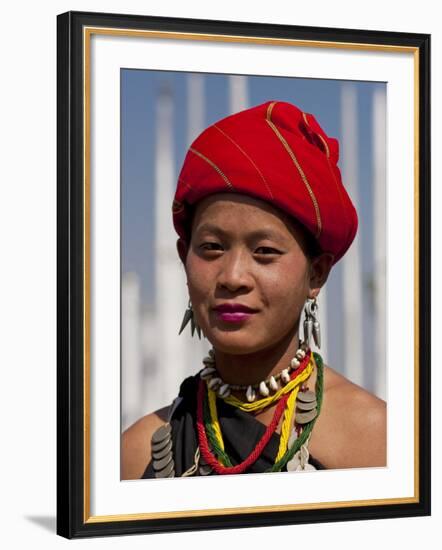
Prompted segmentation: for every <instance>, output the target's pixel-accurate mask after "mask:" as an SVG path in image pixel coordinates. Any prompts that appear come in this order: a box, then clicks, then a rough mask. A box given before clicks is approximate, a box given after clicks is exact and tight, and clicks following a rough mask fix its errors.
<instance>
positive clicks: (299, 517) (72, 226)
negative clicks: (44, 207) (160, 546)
mask: <svg viewBox="0 0 442 550" xmlns="http://www.w3.org/2000/svg"><path fill="white" fill-rule="evenodd" d="M98 27H102V28H104V27H105V28H107V29H115V30H123V29H129V30H141V31H143V30H149V31H163V32H166V31H167V32H171V33H175V32H176V33H194V34H198V33H203V34H206V35H211V34H213V35H222V36H236V37H243V38H248V37H255V38H256V37H258V38H259V37H261V38H269V39H287V40H299V41H306V42H309V41H314V42H318V41H321V42H326V43H330V44H332V43H335V44H343V45H347V46H348V47H351V45H355V44H357V45H359V46H361V45H362V46H366V47H370V46H373V45H376V46H385V47H387V48H388V47H395V48H400V47H404V48H411V49H412V50H413V51H414V53H415V59H416V62H417V63H418V79H417V81H416V86H417V90H418V105H417V106H416V107H417V118H418V126H417V129H416V131H417V136H418V137H417V139H416V143H415V147H416V162H417V167H418V168H417V170H416V174H415V178H417V188H418V204H416V205H415V208H417V209H418V219H419V224H418V234H417V235H416V239H417V243H418V251H419V256H418V258H417V260H416V261H417V262H418V264H417V265H418V270H417V271H418V276H419V289H418V293H417V296H416V304H417V305H416V307H417V311H416V314H417V316H418V329H417V332H418V355H417V370H416V372H417V378H416V382H417V387H418V394H417V395H416V403H417V405H418V406H417V409H416V415H417V416H416V418H417V422H418V424H417V425H418V431H419V442H418V448H417V451H416V459H417V464H418V467H417V469H416V492H415V496H414V498H413V499H411V500H410V499H409V500H408V501H406V502H399V501H398V502H397V503H389V504H384V503H381V504H373V503H372V504H369V505H363V506H345V505H344V506H339V507H327V506H325V507H324V506H323V507H320V508H318V509H304V510H299V509H298V510H286V511H285V510H283V511H272V510H271V509H269V510H267V511H263V512H262V511H260V512H253V511H250V513H240V514H237V513H219V514H216V513H215V514H210V515H200V516H198V515H192V516H190V517H187V516H185V515H184V514H183V516H182V517H177V516H176V515H175V516H174V517H164V516H161V515H158V517H150V518H148V519H146V518H142V517H141V518H135V519H130V518H129V519H128V518H124V517H121V518H119V517H118V516H115V517H112V518H109V517H108V518H94V517H93V516H91V514H90V505H89V499H90V493H89V489H88V483H87V477H88V476H90V470H89V465H88V464H87V457H88V454H87V452H86V451H87V437H88V427H87V422H88V412H87V411H88V409H87V408H86V405H87V403H88V400H89V399H90V394H89V386H88V379H87V377H88V375H89V371H88V370H87V369H85V341H86V339H87V338H90V334H89V332H88V327H87V323H85V318H87V316H86V313H87V312H86V311H85V308H86V307H87V306H88V304H89V302H88V299H87V296H86V295H85V293H86V292H87V288H85V280H86V279H85V273H86V272H87V270H88V268H89V259H88V258H89V256H88V255H89V254H90V249H89V243H88V237H87V235H85V220H86V216H87V215H88V212H87V211H85V209H84V185H83V182H84V177H85V155H87V154H88V153H87V151H86V152H85V148H84V146H85V143H84V136H85V124H86V123H87V122H86V121H85V117H84V107H85V100H86V98H85V92H84V90H85V86H84V84H85V82H84V74H85V71H84V69H85V67H84V59H85V58H84V40H85V32H84V31H85V29H86V28H98ZM57 140H58V145H57V415H58V419H57V533H58V534H59V535H61V536H63V537H66V538H80V537H92V536H110V535H123V534H135V533H158V532H172V531H188V530H201V529H230V528H242V527H249V526H250V527H251V526H253V527H256V526H267V525H271V526H274V525H286V524H296V523H317V522H335V521H350V520H363V519H377V518H395V517H412V516H424V515H429V514H430V498H431V493H430V472H431V462H430V461H431V453H430V433H431V419H430V410H431V400H430V381H431V374H430V356H431V352H430V333H431V330H430V328H431V327H430V319H431V308H430V304H431V300H430V262H431V238H430V227H431V220H430V35H428V34H415V33H397V32H380V31H373V30H354V29H336V28H319V27H300V26H299V27H298V26H290V25H271V24H264V23H259V24H258V23H247V22H232V21H214V20H199V19H181V18H166V17H148V16H137V15H117V14H106V13H86V12H68V13H64V14H61V15H59V16H58V20H57ZM89 307H90V304H89ZM270 508H271V507H270Z"/></svg>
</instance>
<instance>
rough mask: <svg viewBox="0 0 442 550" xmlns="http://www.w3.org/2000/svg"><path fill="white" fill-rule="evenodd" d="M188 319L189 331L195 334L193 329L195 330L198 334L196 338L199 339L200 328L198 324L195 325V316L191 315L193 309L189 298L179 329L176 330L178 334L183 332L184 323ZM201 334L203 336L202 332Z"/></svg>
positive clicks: (185, 323)
mask: <svg viewBox="0 0 442 550" xmlns="http://www.w3.org/2000/svg"><path fill="white" fill-rule="evenodd" d="M189 321H190V331H191V334H192V336H193V335H194V334H195V331H196V333H197V334H198V338H199V339H200V340H201V328H200V327H199V325H197V323H196V321H195V317H194V315H193V309H192V304H191V302H190V299H189V304H188V306H187V309H186V311H185V312H184V317H183V321H182V323H181V328H180V331H179V332H178V335H180V334H181V333H182V332H183V330H184V329H185V328H186V325H187V324H188V323H189ZM203 336H204V334H203ZM204 338H205V336H204Z"/></svg>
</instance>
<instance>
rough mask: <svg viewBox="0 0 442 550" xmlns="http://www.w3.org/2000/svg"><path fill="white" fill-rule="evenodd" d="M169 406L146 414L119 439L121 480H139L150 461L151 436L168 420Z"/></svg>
mask: <svg viewBox="0 0 442 550" xmlns="http://www.w3.org/2000/svg"><path fill="white" fill-rule="evenodd" d="M169 408H170V406H167V407H163V408H162V409H159V410H157V411H155V412H153V413H150V414H146V415H145V416H143V417H142V418H140V419H139V420H137V421H136V422H135V423H134V424H132V425H131V426H130V427H129V428H127V430H125V431H124V432H123V434H122V437H121V479H140V478H141V476H142V475H143V473H144V470H145V469H146V466H147V465H148V464H149V462H150V459H151V442H150V441H151V437H152V434H153V433H154V432H155V430H157V429H158V428H159V427H160V426H161V425H163V424H165V423H166V422H167V419H168V415H169Z"/></svg>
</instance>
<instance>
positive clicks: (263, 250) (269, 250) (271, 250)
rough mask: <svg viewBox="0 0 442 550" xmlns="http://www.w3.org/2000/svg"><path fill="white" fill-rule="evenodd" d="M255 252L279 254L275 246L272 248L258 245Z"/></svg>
mask: <svg viewBox="0 0 442 550" xmlns="http://www.w3.org/2000/svg"><path fill="white" fill-rule="evenodd" d="M256 253H258V254H280V252H279V250H276V248H272V247H270V246H260V247H259V248H257V249H256Z"/></svg>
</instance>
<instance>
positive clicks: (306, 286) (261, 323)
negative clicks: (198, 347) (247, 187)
mask: <svg viewBox="0 0 442 550" xmlns="http://www.w3.org/2000/svg"><path fill="white" fill-rule="evenodd" d="M191 233H192V236H191V242H190V245H189V247H188V249H187V247H186V246H185V245H184V243H183V241H179V243H178V251H179V253H180V256H181V259H182V261H183V262H184V263H185V269H186V274H187V281H188V287H189V296H190V300H191V302H192V307H193V311H194V315H195V319H196V322H197V323H198V324H199V326H200V327H201V329H202V330H203V332H204V334H205V335H206V337H207V339H208V340H209V341H210V342H211V343H212V345H213V346H214V348H215V349H219V350H220V351H223V352H225V353H234V354H241V353H244V354H245V353H253V352H257V351H260V350H264V349H267V348H271V347H272V346H274V345H276V344H277V343H278V342H279V341H281V340H282V339H283V338H285V337H287V335H289V334H290V333H293V336H296V334H297V328H298V324H299V318H300V314H301V311H302V308H303V306H304V303H305V301H306V299H307V297H314V296H316V295H317V294H318V293H319V288H320V285H322V284H323V282H325V280H320V275H321V274H319V277H318V273H315V268H314V261H313V263H312V262H311V261H310V260H309V259H308V258H307V257H306V255H305V253H304V250H303V247H305V237H304V234H303V233H302V232H301V231H300V230H299V229H298V228H297V227H296V226H295V225H294V224H293V223H292V222H291V221H290V218H289V217H288V216H286V215H285V214H284V213H283V212H282V211H280V210H278V209H276V208H274V207H273V206H271V205H269V204H268V203H265V202H263V201H261V200H259V199H254V198H252V197H249V196H247V195H239V194H238V195H237V194H235V195H232V194H231V193H219V194H216V195H210V196H208V197H206V198H205V199H203V200H201V201H200V202H199V203H198V205H197V207H196V210H195V213H194V218H193V223H192V232H191ZM186 252H187V256H186ZM327 274H328V270H327V273H326V274H325V278H326V277H327ZM315 285H316V286H315ZM238 306H246V307H247V308H250V310H251V311H246V312H244V311H240V310H241V307H238ZM220 307H221V310H219V309H216V308H220ZM229 307H233V308H234V309H233V310H232V311H230V310H229Z"/></svg>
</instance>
